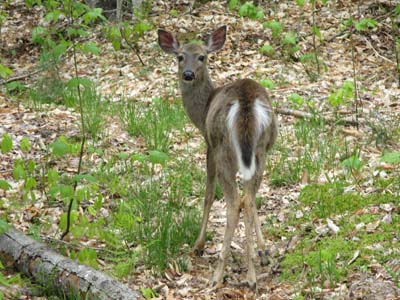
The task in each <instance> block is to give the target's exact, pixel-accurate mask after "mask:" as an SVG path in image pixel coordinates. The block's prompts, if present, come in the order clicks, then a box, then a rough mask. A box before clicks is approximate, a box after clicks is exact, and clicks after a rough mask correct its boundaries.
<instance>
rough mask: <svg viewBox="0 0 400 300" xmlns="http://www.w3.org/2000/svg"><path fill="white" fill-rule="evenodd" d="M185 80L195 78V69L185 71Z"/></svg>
mask: <svg viewBox="0 0 400 300" xmlns="http://www.w3.org/2000/svg"><path fill="white" fill-rule="evenodd" d="M182 77H183V80H186V81H192V80H194V73H193V71H184V72H183V74H182Z"/></svg>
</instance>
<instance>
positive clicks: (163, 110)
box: [121, 99, 187, 153]
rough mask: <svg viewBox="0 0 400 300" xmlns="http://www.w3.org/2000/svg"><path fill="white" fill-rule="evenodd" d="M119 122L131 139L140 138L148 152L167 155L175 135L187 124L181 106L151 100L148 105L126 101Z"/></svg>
mask: <svg viewBox="0 0 400 300" xmlns="http://www.w3.org/2000/svg"><path fill="white" fill-rule="evenodd" d="M121 120H122V122H123V123H124V125H125V128H126V130H127V132H128V133H129V134H130V135H131V136H133V137H142V138H143V139H144V141H145V144H146V146H147V148H148V149H149V150H159V151H163V152H166V153H168V151H169V150H170V148H171V146H172V143H173V141H174V138H175V137H176V135H177V134H176V133H175V132H174V130H177V131H178V132H180V131H182V130H183V128H184V125H185V123H186V122H187V121H186V120H187V119H186V116H185V113H184V111H183V109H182V106H181V104H178V103H169V102H168V101H166V100H163V99H153V100H152V101H151V103H150V104H146V103H143V102H134V101H126V102H125V104H124V106H123V107H122V108H121Z"/></svg>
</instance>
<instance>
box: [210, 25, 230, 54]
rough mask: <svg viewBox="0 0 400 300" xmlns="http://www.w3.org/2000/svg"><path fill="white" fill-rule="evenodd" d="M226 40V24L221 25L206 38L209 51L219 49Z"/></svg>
mask: <svg viewBox="0 0 400 300" xmlns="http://www.w3.org/2000/svg"><path fill="white" fill-rule="evenodd" d="M225 40H226V25H224V26H221V27H220V28H218V29H217V30H215V31H214V32H213V33H211V34H210V36H209V37H208V38H207V40H206V47H207V52H208V53H210V52H215V51H218V50H219V49H221V48H222V46H223V45H224V44H225Z"/></svg>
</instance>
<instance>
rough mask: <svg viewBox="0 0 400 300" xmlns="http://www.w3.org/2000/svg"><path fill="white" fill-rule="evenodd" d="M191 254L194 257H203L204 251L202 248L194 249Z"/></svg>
mask: <svg viewBox="0 0 400 300" xmlns="http://www.w3.org/2000/svg"><path fill="white" fill-rule="evenodd" d="M193 253H194V254H195V255H196V256H203V254H204V249H203V248H201V249H199V248H195V249H194V250H193Z"/></svg>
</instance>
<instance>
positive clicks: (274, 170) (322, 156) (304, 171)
mask: <svg viewBox="0 0 400 300" xmlns="http://www.w3.org/2000/svg"><path fill="white" fill-rule="evenodd" d="M288 145H292V146H290V147H288ZM345 146H346V145H345V144H344V143H343V142H342V141H340V136H338V135H337V133H336V131H335V128H334V127H330V126H328V125H326V124H324V123H323V122H321V121H320V120H318V119H317V118H316V119H314V120H298V121H296V123H295V125H294V126H293V127H292V128H288V129H285V130H283V131H282V132H281V133H280V136H279V137H278V140H277V142H276V144H275V146H274V150H273V152H272V155H274V154H275V153H276V158H277V159H276V160H267V170H268V173H269V176H270V180H271V184H272V185H274V186H286V185H292V184H297V183H299V182H300V181H301V180H302V179H303V177H307V178H308V181H310V182H315V181H318V180H319V177H320V176H321V175H324V174H325V172H326V170H328V169H332V168H335V167H337V166H338V165H339V161H338V159H337V157H336V155H337V153H341V152H343V153H345V152H346V147H345ZM328 179H329V180H331V178H328Z"/></svg>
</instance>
